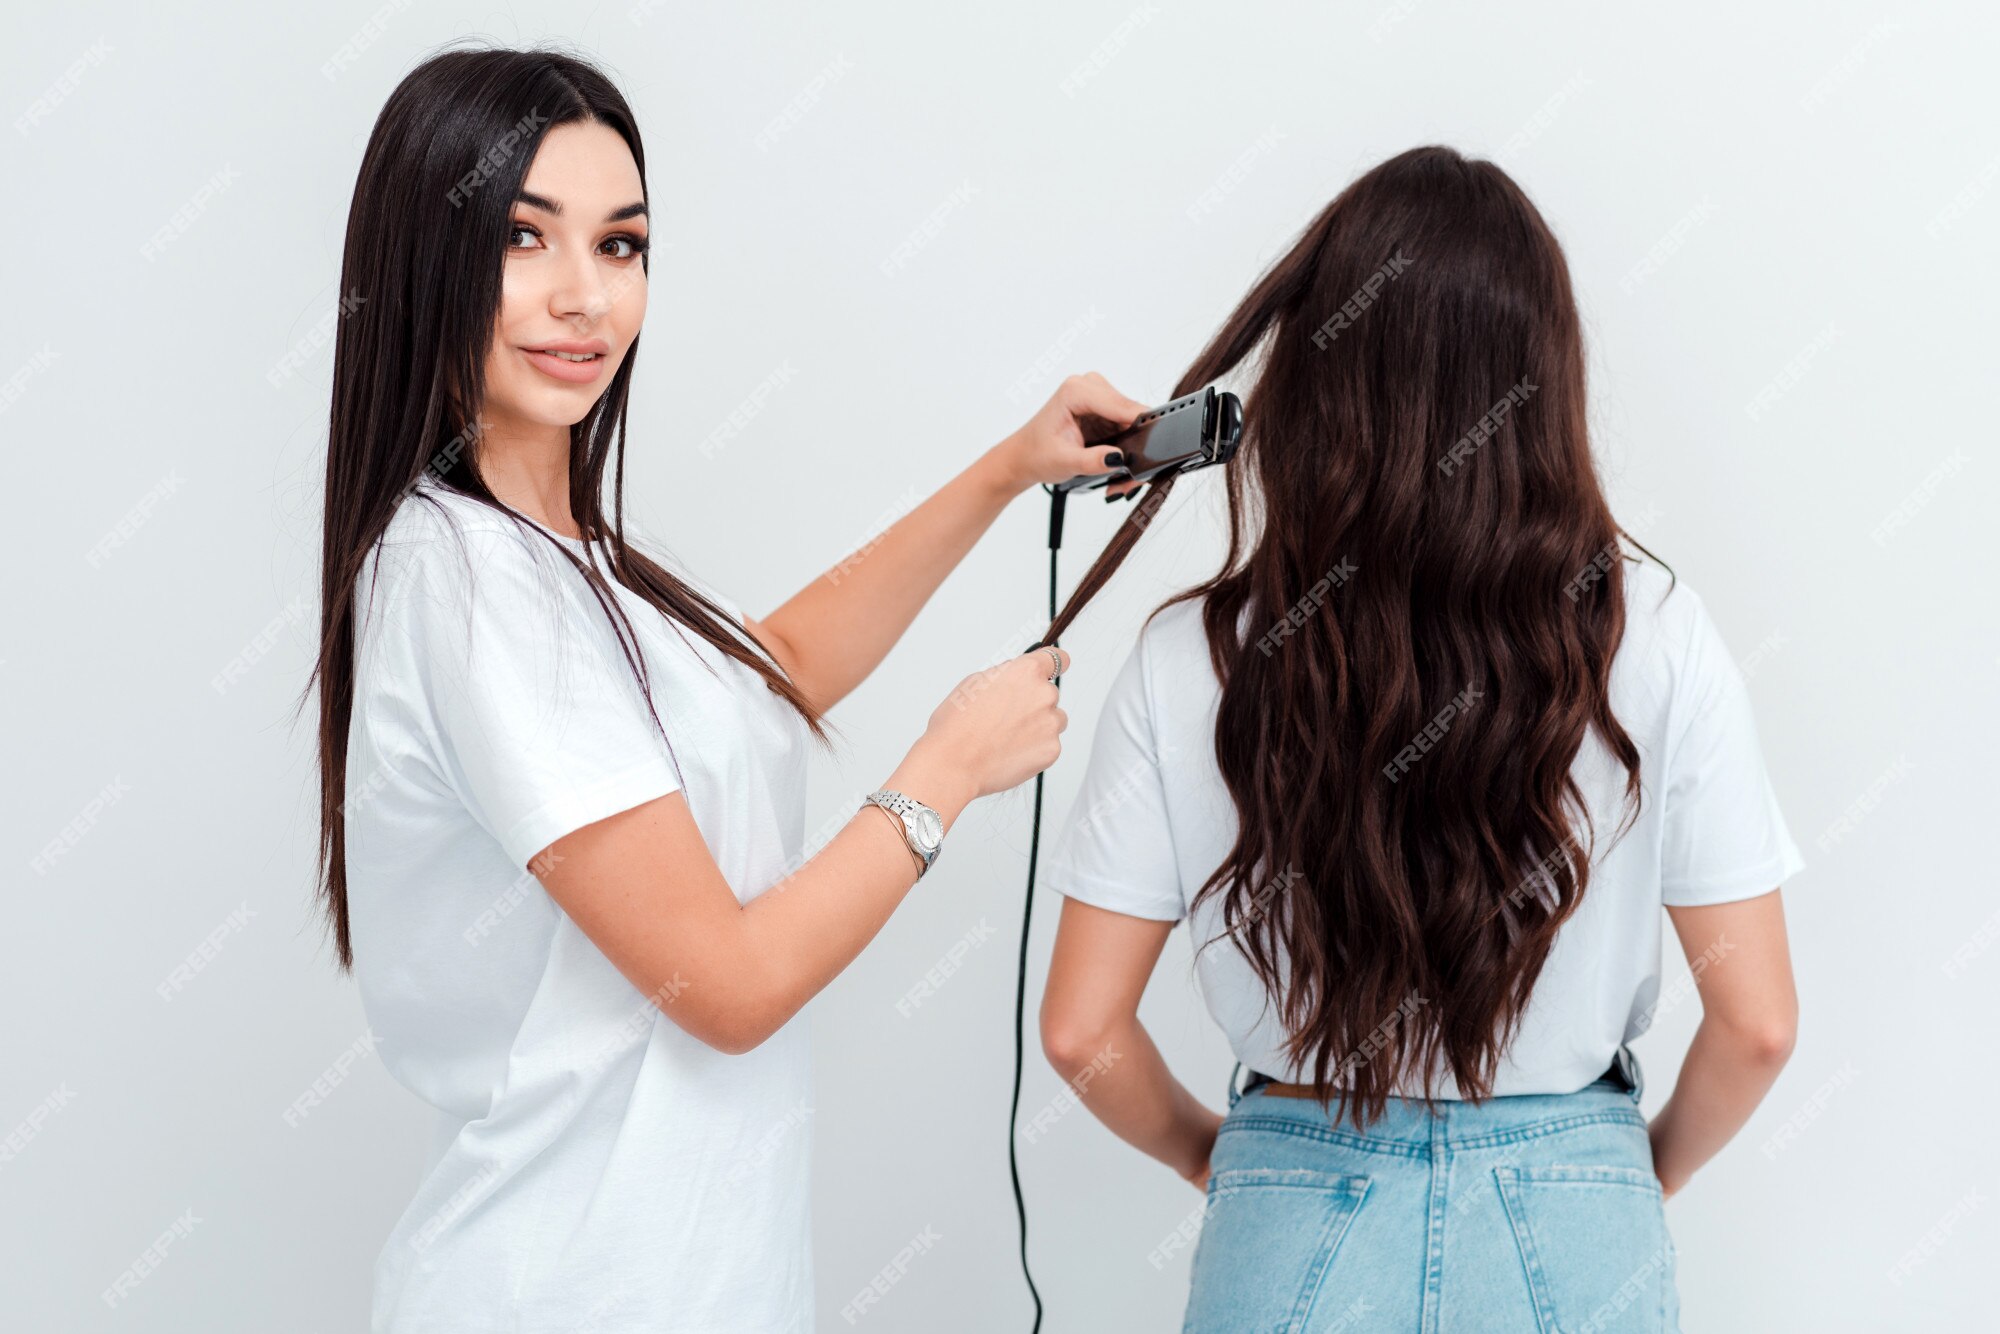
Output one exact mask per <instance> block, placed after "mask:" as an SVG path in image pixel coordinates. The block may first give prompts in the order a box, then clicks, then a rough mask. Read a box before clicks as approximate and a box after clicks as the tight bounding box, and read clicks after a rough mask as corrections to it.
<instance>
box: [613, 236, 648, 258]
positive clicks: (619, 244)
mask: <svg viewBox="0 0 2000 1334" xmlns="http://www.w3.org/2000/svg"><path fill="white" fill-rule="evenodd" d="M604 244H605V245H607V246H610V247H612V254H611V258H613V259H631V258H633V257H635V256H637V255H643V254H645V253H646V243H645V242H644V241H642V240H640V239H639V238H638V237H636V236H613V237H610V238H608V239H607V240H606V241H605V242H604Z"/></svg>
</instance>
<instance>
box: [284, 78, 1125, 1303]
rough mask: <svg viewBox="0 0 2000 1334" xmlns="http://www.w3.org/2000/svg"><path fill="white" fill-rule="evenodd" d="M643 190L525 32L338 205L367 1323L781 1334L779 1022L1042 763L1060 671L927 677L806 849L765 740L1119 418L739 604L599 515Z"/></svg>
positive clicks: (335, 555) (791, 1252) (627, 120)
mask: <svg viewBox="0 0 2000 1334" xmlns="http://www.w3.org/2000/svg"><path fill="white" fill-rule="evenodd" d="M649 198H650V197H649V194H648V192H647V189H646V178H645V155H644V151H643V149H642V148H641V144H640V138H639V133H638V129H637V127H636V126H635V124H634V122H633V118H632V113H631V111H630V109H629V108H628V106H627V105H626V103H625V100H624V99H623V98H622V97H621V96H620V95H619V94H618V91H617V90H616V88H614V87H613V86H612V84H611V83H610V82H609V81H608V80H607V79H606V78H605V77H604V75H603V74H601V73H600V72H599V71H598V70H596V69H595V68H593V67H592V66H590V65H589V64H587V63H585V62H583V61H580V60H577V59H573V58H570V57H567V56H564V55H561V54H556V53H552V52H546V51H506V50H483V51H454V52H450V53H447V54H444V55H441V56H438V57H436V58H434V59H432V60H430V61H427V62H426V63H425V64H423V65H422V66H421V67H420V68H418V69H417V70H415V71H414V72H413V73H411V74H410V75H409V77H408V78H406V79H405V80H404V81H403V82H402V84H401V85H400V86H399V87H398V88H397V89H396V91H395V93H394V94H393V95H392V96H391V97H390V99H389V101H388V103H387V105H386V106H385V107H384V108H383V110H382V113H381V116H380V118H379V119H378V120H377V122H376V125H375V128H374V132H373V134H372V135H371V137H370V139H369V142H368V146H367V150H366V153H365V156H364V158H363V160H362V164H361V169H360V174H359V179H358V180H357V182H356V185H355V191H354V201H353V207H352V210H351V213H350V215H349V219H348V229H347V240H346V253H345V257H344V261H343V264H342V273H341V281H340V289H341V291H342V293H343V294H347V295H349V296H350V297H351V298H358V299H355V300H352V302H351V312H350V313H348V314H347V315H346V317H345V318H344V319H343V321H342V322H341V325H340V330H339V336H338V342H337V345H336V353H335V367H334V385H333V409H332V424H331V438H330V441H329V446H328V452H327V473H326V512H325V547H324V553H323V565H324V568H323V581H324V582H323V596H324V605H323V609H322V622H321V647H320V653H319V659H318V662H317V665H316V668H315V672H314V679H315V680H316V681H317V683H318V684H319V687H320V697H319V702H320V723H319V741H320V782H321V799H322V801H321V809H322V820H321V853H322V859H323V861H322V872H323V881H322V885H321V891H322V894H323V898H324V903H325V907H326V910H327V914H328V919H329V922H330V925H331V931H332V938H333V943H334V948H335V954H336V957H337V959H338V962H339V964H340V965H341V966H342V967H343V968H351V969H352V971H353V973H354V975H355V977H356V980H357V981H358V982H359V985H360V992H361V998H362V1001H363V1004H364V1006H365V1009H366V1012H367V1016H368V1022H369V1027H370V1031H371V1034H372V1035H373V1040H374V1042H375V1050H376V1051H377V1052H378V1053H379V1054H380V1056H381V1057H382V1059H383V1061H384V1063H385V1065H386V1066H387V1068H388V1069H389V1071H390V1072H391V1073H392V1074H393V1075H394V1076H395V1077H396V1078H397V1079H398V1080H399V1081H401V1082H402V1083H403V1084H405V1085H407V1086H408V1087H409V1088H411V1089H412V1090H413V1091H415V1092H416V1093H417V1094H418V1095H419V1096H420V1097H422V1098H423V1099H424V1100H425V1101H426V1102H429V1103H430V1104H432V1105H433V1106H435V1107H436V1108H437V1109H438V1112H439V1122H438V1127H437V1132H436V1136H435V1139H434V1141H433V1144H432V1149H431V1153H430V1159H429V1163H428V1166H427V1168H426V1171H425V1174H424V1177H423V1180H422V1182H421V1184H420V1186H419V1187H418V1190H417V1193H416V1196H415V1198H414V1200H413V1201H412V1202H411V1204H410V1206H409V1208H408V1209H407V1210H406V1211H405V1213H404V1214H403V1216H402V1218H401V1219H400V1220H399V1221H398V1222H397V1224H396V1226H395V1229H394V1231H393V1233H392V1235H391V1236H390V1238H389V1240H388V1242H387V1244H386V1245H385V1246H384V1248H383V1250H382V1253H381V1257H380V1259H379V1261H378V1262H377V1266H376V1273H375V1299H374V1318H373V1327H374V1328H375V1329H376V1330H378V1331H410V1332H411V1334H436V1332H437V1331H445V1330H501V1329H507V1330H555V1329H572V1328H588V1329H592V1330H600V1331H610V1330H621V1331H622V1330H633V1331H637V1330H647V1331H658V1330H670V1329H672V1330H725V1329H726V1330H760V1331H773V1332H775V1331H779V1330H802V1329H806V1328H808V1327H810V1324H811V1318H812V1306H811V1303H812V1295H813V1294H812V1267H811V1254H810V1249H809V1244H808V1242H809V1231H808V1221H809V1217H810V1214H809V1209H808V1203H807V1185H808V1166H809V1161H808V1154H807V1147H808V1145H809V1143H810V1129H809V1126H808V1125H807V1124H806V1121H807V1118H809V1116H810V1114H811V1112H812V1097H811V1088H810V1082H809V1070H808V1061H807V1057H808V1048H807V1041H806V1037H807V1035H806V1030H805V1027H804V1021H803V1017H802V1016H801V1015H800V1011H801V1008H802V1007H803V1006H804V1005H805V1004H806V1002H807V1001H808V1000H810V999H811V998H812V997H813V996H814V995H815V994H817V993H818V992H819V991H820V990H821V988H823V987H824V986H825V985H826V984H827V983H828V982H829V981H831V980H832V979H833V977H835V976H836V975H837V974H838V973H839V972H840V970H841V969H843V968H845V967H846V966H847V965H848V964H849V963H851V962H852V961H853V960H854V958H855V957H856V956H857V955H858V954H859V953H860V951H861V950H862V949H863V947H864V946H866V945H867V943H868V942H869V940H871V939H872V938H873V937H874V936H875V934H876V932H877V931H878V930H879V929H880V928H881V926H882V924H883V923H884V921H885V920H886V919H887V918H888V916H889V914H890V913H891V912H892V911H893V910H894V909H895V908H896V906H897V905H898V904H899V903H900V902H901V901H902V899H903V897H904V896H905V895H906V894H907V893H908V892H909V890H910V888H911V886H912V885H913V884H914V883H915V881H916V880H917V879H918V878H919V877H920V876H921V875H922V874H923V873H924V871H925V869H926V868H927V867H928V866H929V865H930V863H931V861H932V859H933V858H935V857H936V856H937V855H938V851H939V848H940V845H941V843H942V841H943V840H944V839H945V838H946V836H947V835H948V833H949V831H950V829H951V827H952V825H953V823H954V822H955V821H956V819H957V817H958V815H959V813H960V812H961V811H962V810H963V809H964V807H965V806H966V804H967V803H969V802H970V801H972V800H974V799H975V798H977V797H979V796H981V795H983V794H986V793H991V792H998V791H1002V790H1004V789H1006V788H1009V787H1012V786H1013V785H1015V784H1017V783H1019V782H1021V781H1023V780H1024V779H1026V778H1028V777H1029V776H1031V775H1033V774H1035V773H1037V772H1039V771H1040V770H1042V769H1043V768H1045V767H1047V766H1048V765H1049V764H1050V763H1051V762H1053V761H1054V759H1055V758H1056V755H1057V753H1058V750H1059V745H1060V743H1059V740H1058V736H1059V733H1060V732H1061V731H1062V729H1063V726H1064V725H1065V721H1066V719H1065V717H1064V715H1063V712H1062V710H1061V709H1060V708H1059V707H1058V704H1057V687H1056V685H1055V677H1056V676H1058V675H1059V674H1060V673H1061V671H1062V670H1063V669H1064V667H1065V666H1066V664H1067V661H1068V659H1067V656H1066V655H1065V654H1064V653H1062V652H1061V651H1060V650H1058V649H1054V648H1050V649H1046V650H1038V651H1035V652H1031V653H1026V654H1023V655H1022V656H1020V657H1017V658H1015V659H1013V660H1012V661H1009V662H1005V663H1002V664H1000V665H999V666H997V667H993V668H990V669H987V670H985V671H982V672H978V673H975V674H974V675H972V676H970V677H967V678H966V679H965V681H964V682H962V683H961V684H960V687H959V688H958V689H957V690H955V691H954V692H953V693H952V696H951V697H950V698H949V699H948V700H947V701H946V702H944V703H942V704H940V705H939V706H938V708H937V710H936V711H935V712H934V713H933V715H932V716H931V719H930V725H929V727H928V729H927V730H926V731H925V733H924V735H923V736H922V737H921V738H920V739H919V740H918V741H917V743H916V744H915V745H914V746H912V747H911V748H910V751H909V753H908V755H907V756H906V757H905V759H904V760H903V762H902V763H901V764H900V765H899V766H898V767H897V768H896V770H895V772H893V773H892V774H890V775H889V776H888V778H887V781H886V782H885V783H884V784H883V787H882V789H881V790H880V791H878V792H875V793H872V794H870V796H869V798H868V799H867V800H866V801H865V802H863V803H861V804H860V806H859V807H858V809H857V810H856V811H855V813H854V815H853V817H852V818H851V819H850V820H849V821H848V822H847V824H846V825H845V827H843V828H842V829H841V830H840V831H839V832H838V833H836V834H835V835H834V836H833V837H832V839H831V841H829V842H828V843H827V844H826V845H825V846H824V847H823V848H821V849H819V850H818V851H817V853H816V854H814V855H812V856H810V857H808V856H806V854H805V850H804V848H803V842H804V834H805V830H804V795H805V792H804V789H805V762H806V742H807V739H808V737H816V738H818V739H819V740H820V741H821V742H822V743H824V742H825V741H826V732H825V730H824V728H823V726H822V720H823V715H824V713H825V711H826V710H827V709H829V708H831V707H832V706H833V704H834V703H835V702H836V701H838V700H839V699H840V698H841V697H842V696H844V695H846V694H847V693H848V692H849V691H851V690H852V689H853V688H854V687H855V686H856V685H858V684H859V683H860V682H861V681H862V680H864V679H865V678H866V677H867V676H868V675H869V673H870V672H872V671H873V670H874V668H875V667H876V665H877V664H878V663H879V662H881V660H882V658H883V656H884V654H886V653H887V652H888V650H889V649H890V647H891V646H893V645H894V644H895V642H896V640H897V639H898V638H899V637H900V636H901V635H902V633H903V631H904V630H905V629H906V628H908V626H909V624H910V622H911V620H912V619H913V618H914V617H915V615H916V613H917V612H918V611H919V610H920V609H921V608H922V607H923V605H924V603H925V602H926V601H927V600H928V598H929V597H930V595H931V594H932V592H934V591H935V590H936V588H937V587H938V585H939V584H940V582H942V580H943V579H944V577H945V576H946V575H947V574H948V573H949V572H950V571H951V569H952V568H953V567H954V566H955V565H956V564H957V562H958V561H959V559H960V558H961V557H962V556H963V555H964V554H965V553H966V551H967V550H969V549H970V547H971V546H972V544H973V543H974V542H975V541H976V540H977V539H978V537H979V535H980V534H981V533H982V532H983V531H984V530H985V529H986V528H987V527H988V526H989V525H990V524H991V522H992V521H993V519H994V518H995V517H996V516H997V515H998V514H999V513H1000V511H1001V510H1002V509H1003V508H1004V507H1005V506H1006V504H1007V503H1008V501H1009V500H1010V499H1012V498H1013V497H1014V496H1016V495H1018V494H1020V493H1021V492H1023V491H1025V490H1027V489H1028V488H1029V487H1031V486H1034V485H1035V484H1037V483H1039V482H1052V481H1059V480H1061V479H1063V478H1066V477H1070V476H1074V475H1076V474H1078V473H1084V472H1101V471H1116V469H1117V467H1118V464H1119V462H1120V460H1119V459H1118V457H1117V456H1116V451H1113V450H1107V449H1103V448H1092V447H1091V446H1089V445H1088V444H1087V443H1086V442H1085V438H1084V430H1085V428H1086V427H1089V428H1090V429H1091V430H1093V431H1099V430H1104V428H1107V427H1115V426H1117V425H1121V424H1123V423H1125V422H1128V421H1130V420H1131V418H1132V417H1133V416H1134V415H1136V413H1137V412H1138V411H1140V408H1141V405H1139V404H1137V403H1134V402H1132V401H1130V400H1128V399H1126V398H1124V397H1123V396H1122V395H1120V394H1118V393H1116V392H1115V391H1113V390H1112V389H1111V388H1110V386H1109V385H1107V384H1105V383H1104V382H1103V380H1102V379H1101V378H1100V377H1096V376H1086V377H1075V378H1072V379H1070V380H1068V381H1065V382H1064V384H1063V386H1062V388H1061V389H1060V390H1059V391H1058V393H1057V394H1056V396H1055V397H1054V398H1053V399H1051V401H1050V402H1049V404H1048V405H1047V406H1046V407H1044V408H1043V409H1042V410H1041V411H1040V412H1039V413H1037V414H1036V416H1035V417H1034V419H1033V420H1032V421H1030V422H1029V423H1028V424H1027V425H1026V426H1024V427H1022V428H1021V430H1019V431H1017V432H1016V433H1015V434H1013V435H1012V436H1010V437H1008V438H1007V439H1006V440H1004V441H1002V442H1001V443H1000V444H998V445H995V446H993V447H992V448H991V449H989V450H987V451H986V452H985V453H984V454H982V455H981V456H979V458H978V459H977V460H976V461H975V462H974V463H973V464H972V465H971V466H970V467H968V468H967V469H966V470H965V471H964V472H962V473H961V474H960V475H959V476H958V477H956V478H955V479H953V480H952V481H951V482H950V483H949V484H947V485H946V486H945V487H943V488H942V489H941V490H939V491H938V492H937V493H936V494H935V495H933V496H932V497H930V498H929V499H928V500H927V501H926V502H925V503H924V504H922V505H921V506H919V507H918V508H917V509H915V510H914V511H913V512H911V513H910V514H908V515H907V516H905V517H904V518H903V519H901V520H900V521H899V522H897V523H896V524H895V525H894V526H893V527H891V528H890V529H889V530H888V531H887V532H885V533H883V534H882V535H881V536H880V537H879V538H877V539H876V540H874V541H872V542H871V543H870V544H869V546H868V547H867V548H866V549H865V550H864V551H863V552H862V553H858V554H857V555H856V556H853V557H850V558H849V559H848V560H846V561H843V562H842V564H841V566H840V567H839V568H838V569H837V570H836V571H835V572H834V574H833V576H832V577H829V578H821V579H816V580H814V581H813V582H812V583H811V584H810V585H809V586H808V587H807V588H806V589H805V590H804V591H802V592H800V593H799V594H798V595H797V596H795V597H793V598H792V599H791V600H789V601H788V602H786V603H785V604H784V605H783V606H782V607H780V608H778V610H777V611H775V612H773V613H772V614H771V615H770V616H769V617H768V618H766V619H765V620H763V621H761V622H759V621H755V620H752V619H750V618H749V617H747V616H744V615H743V614H742V612H741V611H740V609H739V608H738V607H737V605H736V604H735V603H734V602H733V601H731V600H730V599H729V598H727V597H726V596H725V595H723V594H722V593H721V592H720V591H719V590H716V589H714V588H712V587H710V586H708V585H707V584H706V583H705V582H703V581H700V580H697V579H695V578H694V577H693V576H692V575H689V574H686V573H684V572H677V571H674V570H671V569H669V568H668V565H667V563H666V560H665V557H664V555H655V554H649V553H646V552H643V551H642V550H641V549H640V547H639V545H638V544H637V543H636V542H634V541H632V540H630V539H629V538H628V536H627V534H626V533H625V529H624V520H623V496H624V491H623V465H624V448H625V407H626V400H627V395H628V393H629V390H630V386H631V382H632V371H633V364H634V358H635V356H636V354H637V349H638V342H639V329H640V322H641V319H642V318H643V316H644V313H645V306H646V278H647V259H646V252H647V241H648V230H649V226H650V222H649V217H648V211H649ZM614 440H615V442H616V443H615V448H614ZM607 471H609V472H610V473H611V474H612V477H613V479H614V481H613V487H612V508H611V510H610V513H609V514H608V515H607V514H606V512H605V508H604V482H605V475H606V473H607ZM1111 489H1113V490H1115V491H1120V492H1123V491H1127V490H1129V489H1130V487H1129V484H1128V483H1119V484H1114V486H1113V487H1112V488H1111ZM871 808H873V809H871ZM779 891H782V892H779Z"/></svg>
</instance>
